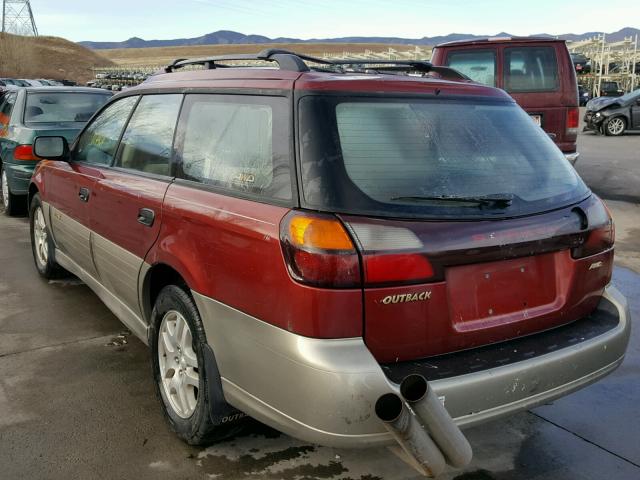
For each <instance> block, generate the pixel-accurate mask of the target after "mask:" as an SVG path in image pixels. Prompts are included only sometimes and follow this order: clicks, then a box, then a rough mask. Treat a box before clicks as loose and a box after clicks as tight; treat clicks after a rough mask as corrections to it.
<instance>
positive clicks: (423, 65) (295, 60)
mask: <svg viewBox="0 0 640 480" xmlns="http://www.w3.org/2000/svg"><path fill="white" fill-rule="evenodd" d="M240 60H248V61H264V62H274V63H276V64H277V65H278V68H279V69H280V70H287V71H292V72H309V71H312V70H315V71H329V72H333V73H341V72H342V73H344V72H347V71H357V72H361V73H387V72H388V73H394V72H395V73H402V72H409V71H414V72H419V73H423V74H426V73H431V72H433V73H436V74H438V75H440V76H441V77H443V78H446V79H449V80H470V79H469V77H467V76H466V75H464V74H462V73H460V72H458V71H457V70H454V69H452V68H449V67H439V66H434V65H432V64H431V63H430V62H427V61H422V60H375V59H370V60H361V59H349V58H344V59H331V60H329V59H325V58H318V57H313V56H311V55H305V54H300V53H295V52H292V51H289V50H282V49H277V48H268V49H265V50H262V51H261V52H259V53H257V54H232V55H217V56H213V57H206V58H194V59H184V58H178V59H176V60H174V61H173V62H172V63H171V64H170V65H167V66H166V67H165V69H164V71H165V72H167V73H170V72H173V71H175V70H178V69H180V68H182V67H186V66H188V65H202V66H203V67H204V68H205V69H215V68H231V67H232V65H229V64H227V63H225V62H229V61H240ZM308 63H311V64H317V65H319V67H314V66H311V67H310V66H309V65H308Z"/></svg>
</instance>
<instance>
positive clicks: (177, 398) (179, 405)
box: [158, 310, 200, 418]
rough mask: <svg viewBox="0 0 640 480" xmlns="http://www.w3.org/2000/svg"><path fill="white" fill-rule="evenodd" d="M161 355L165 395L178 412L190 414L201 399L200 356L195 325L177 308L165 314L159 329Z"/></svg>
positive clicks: (159, 354) (177, 413)
mask: <svg viewBox="0 0 640 480" xmlns="http://www.w3.org/2000/svg"><path fill="white" fill-rule="evenodd" d="M158 359H159V364H160V382H161V384H162V389H163V391H164V396H165V398H166V399H167V400H168V401H169V404H170V405H171V408H172V409H173V411H174V412H175V413H176V415H178V416H179V417H181V418H189V417H190V416H191V415H192V414H193V412H194V411H195V409H196V404H197V402H198V389H199V384H200V375H199V373H198V357H197V355H196V353H195V351H194V350H193V337H192V334H191V329H190V328H189V325H188V324H187V321H186V320H185V318H184V317H183V316H182V314H181V313H180V312H178V311H176V310H169V311H168V312H167V313H166V314H165V315H164V317H163V318H162V322H161V324H160V331H159V333H158Z"/></svg>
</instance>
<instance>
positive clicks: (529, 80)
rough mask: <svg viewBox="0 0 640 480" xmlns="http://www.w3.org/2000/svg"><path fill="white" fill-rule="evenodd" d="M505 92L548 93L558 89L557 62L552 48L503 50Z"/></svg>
mask: <svg viewBox="0 0 640 480" xmlns="http://www.w3.org/2000/svg"><path fill="white" fill-rule="evenodd" d="M504 86H505V90H506V91H507V92H549V91H554V90H557V89H558V61H557V60H556V50H555V48H553V47H513V48H505V49H504Z"/></svg>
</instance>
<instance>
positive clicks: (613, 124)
mask: <svg viewBox="0 0 640 480" xmlns="http://www.w3.org/2000/svg"><path fill="white" fill-rule="evenodd" d="M607 129H608V130H609V133H610V134H611V135H620V134H621V133H622V132H623V131H624V120H622V119H621V118H619V117H617V118H612V119H611V120H609V123H608V124H607Z"/></svg>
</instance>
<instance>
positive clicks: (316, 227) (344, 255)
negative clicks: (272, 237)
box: [280, 211, 361, 288]
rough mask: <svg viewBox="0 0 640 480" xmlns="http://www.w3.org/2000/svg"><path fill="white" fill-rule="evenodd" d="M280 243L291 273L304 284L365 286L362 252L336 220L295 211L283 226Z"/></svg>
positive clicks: (333, 286)
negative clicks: (359, 256)
mask: <svg viewBox="0 0 640 480" xmlns="http://www.w3.org/2000/svg"><path fill="white" fill-rule="evenodd" d="M280 241H281V244H282V250H283V253H284V257H285V260H286V263H287V268H288V269H289V273H290V275H291V276H292V277H293V278H294V279H295V280H297V281H299V282H300V283H305V284H308V285H314V286H319V287H329V288H358V287H360V286H361V277H360V260H359V258H358V252H357V251H356V249H355V246H354V244H353V242H352V241H351V238H350V237H349V234H348V233H347V231H346V230H345V228H344V226H343V225H342V223H341V222H340V220H338V219H337V218H336V217H334V216H332V215H318V214H311V213H302V212H297V211H291V212H290V213H289V214H287V216H286V217H285V218H284V219H283V221H282V223H281V225H280Z"/></svg>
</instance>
